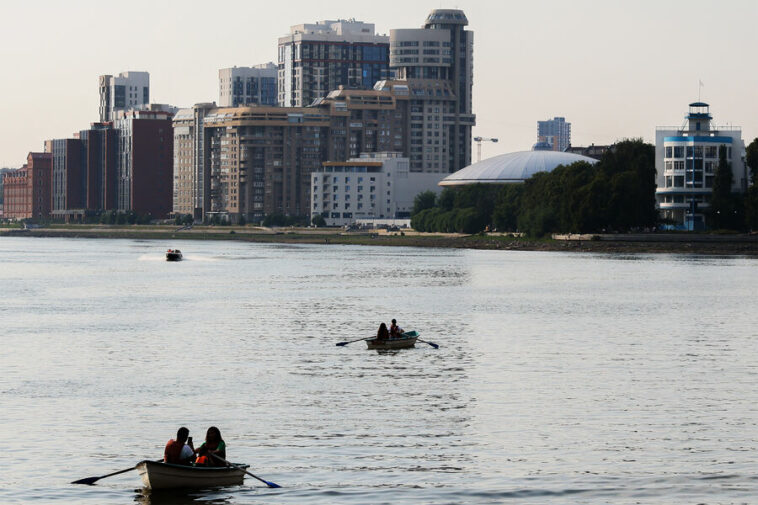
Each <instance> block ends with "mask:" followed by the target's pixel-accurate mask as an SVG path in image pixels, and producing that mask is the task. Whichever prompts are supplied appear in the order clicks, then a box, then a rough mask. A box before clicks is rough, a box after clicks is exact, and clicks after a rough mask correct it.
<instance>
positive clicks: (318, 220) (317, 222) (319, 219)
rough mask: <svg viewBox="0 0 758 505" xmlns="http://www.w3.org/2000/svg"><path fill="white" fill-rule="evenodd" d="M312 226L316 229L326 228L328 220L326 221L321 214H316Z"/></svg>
mask: <svg viewBox="0 0 758 505" xmlns="http://www.w3.org/2000/svg"><path fill="white" fill-rule="evenodd" d="M311 224H312V225H313V226H315V227H316V228H323V227H324V226H326V219H324V216H322V215H321V214H316V215H315V216H313V219H311Z"/></svg>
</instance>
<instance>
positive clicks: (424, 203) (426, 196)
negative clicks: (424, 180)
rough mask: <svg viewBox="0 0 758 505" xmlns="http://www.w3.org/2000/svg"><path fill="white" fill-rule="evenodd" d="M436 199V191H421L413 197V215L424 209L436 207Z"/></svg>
mask: <svg viewBox="0 0 758 505" xmlns="http://www.w3.org/2000/svg"><path fill="white" fill-rule="evenodd" d="M436 201H437V195H436V194H435V193H434V191H424V192H423V193H419V194H418V195H416V197H415V198H414V199H413V210H411V217H413V216H415V215H416V214H418V213H419V212H421V211H422V210H426V209H431V208H432V207H434V204H435V202H436Z"/></svg>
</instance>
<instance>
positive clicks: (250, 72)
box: [218, 62, 279, 107]
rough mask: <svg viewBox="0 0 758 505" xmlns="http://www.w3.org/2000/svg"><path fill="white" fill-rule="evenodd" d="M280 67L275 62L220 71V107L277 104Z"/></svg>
mask: <svg viewBox="0 0 758 505" xmlns="http://www.w3.org/2000/svg"><path fill="white" fill-rule="evenodd" d="M278 75H279V71H278V67H277V66H276V64H274V63H273V62H269V63H264V64H262V65H255V66H252V67H232V68H222V69H220V70H219V71H218V99H219V106H220V107H239V106H242V105H271V106H274V105H276V104H277V99H278V98H277V76H278Z"/></svg>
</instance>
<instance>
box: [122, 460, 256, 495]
mask: <svg viewBox="0 0 758 505" xmlns="http://www.w3.org/2000/svg"><path fill="white" fill-rule="evenodd" d="M235 464H236V463H235ZM237 466H238V467H239V468H232V467H225V466H220V467H208V466H187V465H174V464H171V463H162V462H157V461H150V460H145V461H140V462H139V463H137V471H138V472H139V475H140V477H142V482H143V484H145V487H146V488H148V489H175V488H205V487H217V486H235V485H239V484H242V482H243V480H244V479H245V470H247V468H248V466H249V465H237Z"/></svg>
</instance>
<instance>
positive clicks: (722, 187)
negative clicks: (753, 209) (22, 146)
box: [710, 145, 737, 229]
mask: <svg viewBox="0 0 758 505" xmlns="http://www.w3.org/2000/svg"><path fill="white" fill-rule="evenodd" d="M732 181H733V176H732V166H731V163H729V161H727V159H726V146H725V145H721V147H719V165H718V168H717V169H716V175H715V177H714V178H713V194H712V195H711V210H710V215H711V216H710V217H711V223H712V226H713V228H717V229H735V228H737V226H736V223H735V221H736V219H735V218H736V215H735V214H736V211H737V209H736V206H735V199H734V197H733V195H732Z"/></svg>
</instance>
